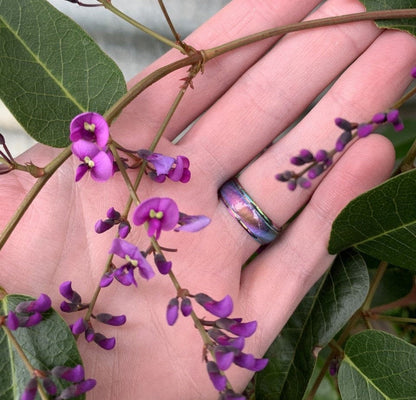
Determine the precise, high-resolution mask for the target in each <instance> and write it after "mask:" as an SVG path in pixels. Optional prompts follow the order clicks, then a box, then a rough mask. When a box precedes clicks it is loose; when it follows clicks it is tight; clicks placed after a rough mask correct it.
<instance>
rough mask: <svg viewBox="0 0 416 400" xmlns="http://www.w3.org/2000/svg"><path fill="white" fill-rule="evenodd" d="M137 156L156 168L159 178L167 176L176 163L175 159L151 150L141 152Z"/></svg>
mask: <svg viewBox="0 0 416 400" xmlns="http://www.w3.org/2000/svg"><path fill="white" fill-rule="evenodd" d="M137 154H138V155H139V157H141V158H143V159H144V160H146V161H147V162H149V163H151V164H152V165H153V167H155V169H156V175H157V176H160V175H167V174H168V173H169V171H170V168H171V167H172V165H173V163H174V162H175V159H174V158H172V157H168V156H164V155H163V154H159V153H152V152H150V151H149V150H139V151H138V152H137Z"/></svg>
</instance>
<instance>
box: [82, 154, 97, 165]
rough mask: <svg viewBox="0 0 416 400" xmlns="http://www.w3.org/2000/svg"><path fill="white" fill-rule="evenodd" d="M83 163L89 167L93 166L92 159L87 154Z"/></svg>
mask: <svg viewBox="0 0 416 400" xmlns="http://www.w3.org/2000/svg"><path fill="white" fill-rule="evenodd" d="M84 163H85V164H87V165H88V167H89V168H94V166H95V164H94V161H92V160H91V158H89V157H88V156H86V157H85V158H84Z"/></svg>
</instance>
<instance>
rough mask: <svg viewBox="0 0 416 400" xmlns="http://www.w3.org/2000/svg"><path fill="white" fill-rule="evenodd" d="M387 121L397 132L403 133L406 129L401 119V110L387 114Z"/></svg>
mask: <svg viewBox="0 0 416 400" xmlns="http://www.w3.org/2000/svg"><path fill="white" fill-rule="evenodd" d="M387 121H388V122H390V123H391V124H392V125H393V128H394V130H395V131H401V130H402V129H403V128H404V125H403V122H402V120H401V119H400V115H399V110H391V111H389V112H388V113H387Z"/></svg>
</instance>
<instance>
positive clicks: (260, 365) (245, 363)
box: [234, 353, 269, 372]
mask: <svg viewBox="0 0 416 400" xmlns="http://www.w3.org/2000/svg"><path fill="white" fill-rule="evenodd" d="M268 362H269V360H268V359H267V358H254V356H253V355H252V354H245V353H239V354H238V355H236V356H235V357H234V364H236V365H238V366H239V367H242V368H246V369H248V370H250V371H256V372H257V371H261V370H262V369H264V368H265V367H266V365H267V363H268Z"/></svg>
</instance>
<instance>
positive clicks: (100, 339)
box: [59, 281, 126, 350]
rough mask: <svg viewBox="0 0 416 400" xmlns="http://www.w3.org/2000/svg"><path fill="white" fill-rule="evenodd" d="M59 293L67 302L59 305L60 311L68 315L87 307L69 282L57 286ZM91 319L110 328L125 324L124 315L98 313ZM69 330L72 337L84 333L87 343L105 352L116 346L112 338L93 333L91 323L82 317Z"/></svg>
mask: <svg viewBox="0 0 416 400" xmlns="http://www.w3.org/2000/svg"><path fill="white" fill-rule="evenodd" d="M59 292H60V293H61V295H62V296H63V297H65V298H66V299H67V300H69V301H63V302H62V303H61V306H60V308H61V311H63V312H69V313H70V312H76V311H81V310H84V309H86V308H88V307H89V304H84V303H82V299H81V296H80V295H79V293H78V292H76V291H75V290H73V289H72V282H70V281H66V282H63V283H62V284H61V285H60V286H59ZM91 317H92V318H93V319H95V320H97V321H99V322H101V323H103V324H106V325H112V326H121V325H124V324H125V322H126V316H125V315H118V316H114V315H111V314H108V313H100V314H97V315H94V314H92V315H91ZM70 329H71V331H72V333H73V334H74V335H80V334H82V333H84V335H85V340H86V341H87V342H92V341H94V342H95V343H97V344H98V345H99V346H100V347H102V348H103V349H105V350H111V349H113V348H114V346H115V345H116V339H115V338H114V337H110V338H107V337H105V336H104V335H103V334H102V333H99V332H95V330H94V328H93V326H92V323H91V321H86V320H85V319H84V318H83V317H81V318H78V319H77V320H76V321H75V322H74V323H73V324H71V325H70Z"/></svg>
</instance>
